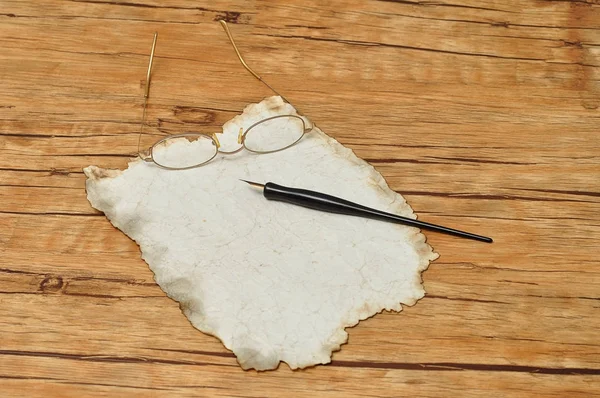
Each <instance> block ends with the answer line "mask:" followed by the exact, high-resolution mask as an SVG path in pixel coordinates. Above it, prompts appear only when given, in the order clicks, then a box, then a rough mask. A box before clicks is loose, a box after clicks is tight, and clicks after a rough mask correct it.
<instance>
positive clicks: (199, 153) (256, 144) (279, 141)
mask: <svg viewBox="0 0 600 398" xmlns="http://www.w3.org/2000/svg"><path fill="white" fill-rule="evenodd" d="M219 22H220V23H221V26H222V27H223V29H224V30H225V33H226V34H227V37H228V38H229V41H230V42H231V45H232V46H233V49H234V50H235V53H236V55H237V57H238V59H239V60H240V62H241V63H242V65H243V66H244V68H246V70H247V71H248V72H250V73H251V74H252V75H253V76H254V77H255V78H256V79H258V80H259V81H261V82H262V83H263V84H264V85H266V86H267V87H268V88H269V89H270V90H271V91H273V92H274V93H275V94H276V95H278V96H280V97H281V98H282V99H283V100H284V101H285V102H287V103H289V101H288V100H287V99H285V97H284V96H282V95H281V94H279V93H278V92H277V91H276V90H275V89H274V88H273V87H271V86H270V85H269V84H268V83H267V82H265V81H264V80H263V79H262V78H261V77H260V76H259V75H257V74H256V73H255V72H254V71H253V70H252V69H251V68H250V67H249V66H248V64H246V62H245V61H244V59H243V57H242V55H241V54H240V52H239V50H238V48H237V46H236V44H235V41H234V40H233V36H232V35H231V32H230V31H229V28H228V26H227V24H226V23H225V21H219ZM157 38H158V33H154V40H153V42H152V50H151V52H150V60H149V63H148V72H147V74H146V87H145V91H144V107H143V114H142V124H141V127H140V136H139V138H138V156H139V157H140V158H141V159H143V160H144V161H146V162H153V163H155V164H156V165H157V166H159V167H162V168H164V169H169V170H186V169H191V168H195V167H200V166H203V165H205V164H206V163H208V162H210V161H211V160H213V159H214V158H215V157H216V156H217V155H218V154H219V153H222V154H225V155H228V154H234V153H238V152H239V151H241V150H242V149H244V148H245V149H247V150H248V151H250V152H254V153H257V154H265V153H272V152H278V151H282V150H284V149H287V148H289V147H291V146H293V145H295V144H296V143H298V141H300V140H301V139H302V137H304V134H306V133H308V132H310V131H311V130H312V128H313V126H312V125H311V126H308V127H307V126H306V122H305V121H304V119H303V118H302V117H300V116H298V115H277V116H272V117H268V118H265V119H262V120H259V121H258V122H256V123H254V124H253V125H251V126H250V127H248V128H246V129H245V130H244V129H243V128H240V130H239V133H238V138H237V143H238V144H239V145H240V147H239V148H237V149H235V150H232V151H224V150H222V149H221V143H220V142H219V139H218V138H217V135H216V134H217V133H213V134H204V133H189V132H188V133H182V134H173V135H169V136H167V137H164V138H161V139H159V140H158V141H156V142H155V143H154V144H153V145H152V146H151V147H150V148H148V150H147V151H146V153H145V154H142V152H141V151H140V143H141V139H142V134H143V132H144V124H145V123H146V113H147V105H148V97H149V94H150V80H151V79H150V77H151V73H152V63H153V60H154V51H155V48H156V41H157ZM167 148H171V149H174V148H177V150H166V149H167Z"/></svg>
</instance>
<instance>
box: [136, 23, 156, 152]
mask: <svg viewBox="0 0 600 398" xmlns="http://www.w3.org/2000/svg"><path fill="white" fill-rule="evenodd" d="M157 38H158V32H154V40H153V41H152V51H150V60H149V61H148V72H146V87H145V88H144V107H143V111H142V124H141V126H140V136H139V137H138V146H137V152H138V156H139V157H140V158H141V159H143V160H147V161H149V160H150V159H151V158H150V157H148V156H143V155H142V153H141V151H140V144H141V141H142V134H143V133H144V124H145V123H146V108H147V106H148V97H149V96H150V75H151V73H152V63H153V61H154V49H155V48H156V39H157Z"/></svg>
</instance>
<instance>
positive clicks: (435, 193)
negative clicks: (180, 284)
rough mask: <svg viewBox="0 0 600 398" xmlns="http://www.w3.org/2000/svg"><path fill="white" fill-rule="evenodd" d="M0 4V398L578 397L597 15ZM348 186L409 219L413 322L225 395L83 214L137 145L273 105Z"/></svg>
mask: <svg viewBox="0 0 600 398" xmlns="http://www.w3.org/2000/svg"><path fill="white" fill-rule="evenodd" d="M325 3H326V2H321V1H316V0H313V1H303V0H296V1H285V0H279V1H241V0H239V1H213V2H208V1H206V2H200V1H185V0H169V1H159V0H136V1H134V0H123V1H121V0H116V1H112V0H71V1H58V0H36V1H23V0H3V1H2V7H1V9H0V13H1V14H0V137H1V138H0V151H1V153H0V252H1V255H2V260H1V264H0V395H1V396H2V397H88V396H89V397H92V396H93V397H99V396H114V397H198V396H238V397H262V396H275V397H281V396H304V397H314V396H319V397H350V396H362V397H367V396H369V397H379V396H386V397H388V396H389V397H392V396H394V397H400V396H402V397H457V396H461V397H507V396H512V397H593V396H600V332H599V331H598V329H599V328H600V261H599V260H598V248H599V247H600V243H599V238H600V135H599V134H600V29H599V28H600V6H599V3H598V1H596V0H580V1H570V2H569V1H532V0H519V1H517V0H512V1H478V2H477V1H474V0H456V1H453V2H419V1H400V0H398V1H392V0H387V1H386V0H384V1H375V0H369V1H359V0H348V1H344V2H341V1H335V2H327V3H330V4H325ZM220 18H225V19H226V20H228V21H229V22H230V26H231V30H232V32H233V34H234V35H235V36H236V38H237V41H238V44H239V46H240V48H241V49H242V51H243V53H244V54H245V55H246V58H247V61H248V63H249V64H250V65H252V66H253V67H254V69H256V70H257V71H258V72H259V73H261V74H262V75H263V77H264V78H265V80H266V81H267V82H269V83H270V84H271V85H273V86H274V87H275V88H277V89H278V90H279V91H280V92H281V93H283V94H284V95H285V96H287V97H288V99H289V100H290V101H291V102H292V103H294V104H295V105H296V106H297V107H298V108H299V109H300V110H301V111H302V112H303V113H304V114H305V115H307V116H309V117H310V118H311V119H312V120H314V121H315V122H316V123H317V124H318V125H319V126H320V127H321V129H322V130H323V131H325V132H326V133H328V134H330V135H331V136H333V137H335V138H336V139H337V140H339V141H340V142H341V143H343V144H344V145H346V146H348V147H350V148H352V149H353V150H354V151H355V152H356V154H357V155H358V156H360V157H362V158H365V159H367V160H368V161H369V162H371V163H372V164H373V165H374V166H375V167H376V168H377V169H378V170H379V171H380V172H381V173H382V174H383V175H384V177H385V178H386V179H387V181H388V183H389V184H390V186H391V187H392V188H393V189H395V190H397V191H398V192H400V193H401V194H402V195H404V196H405V197H406V198H407V200H408V202H409V203H410V204H411V205H412V206H413V208H414V209H415V211H416V212H417V213H418V214H419V216H420V217H421V218H422V219H425V220H429V221H431V222H435V223H442V224H446V225H451V226H454V227H456V228H462V229H466V230H473V231H475V232H479V233H482V234H489V235H491V236H493V237H494V239H495V243H494V244H492V245H486V244H481V243H477V242H472V241H467V240H461V239H457V238H453V237H448V236H443V235H439V234H435V233H427V237H428V240H429V242H430V243H431V244H432V245H433V247H434V248H435V249H436V250H437V251H438V252H439V253H440V254H441V257H440V259H439V260H438V261H436V262H434V263H433V264H432V265H431V266H430V269H429V270H428V271H427V272H425V273H424V275H423V279H424V283H425V287H426V290H427V297H425V298H424V299H423V300H421V301H420V302H419V303H418V304H417V305H416V306H414V307H411V308H406V309H405V311H403V312H402V313H400V314H396V313H394V314H392V313H385V314H380V315H377V316H375V317H374V318H372V319H369V320H368V321H365V322H361V324H360V325H358V326H357V327H355V328H353V329H351V330H349V333H350V340H349V344H348V345H345V346H344V347H343V349H342V350H341V351H340V352H337V353H335V354H334V356H333V362H332V363H331V364H330V365H327V366H318V367H315V368H309V369H305V370H302V371H295V372H292V371H290V370H289V368H288V367H287V366H286V365H281V366H280V368H279V369H278V370H277V371H273V372H266V373H257V372H255V371H247V372H245V371H242V370H241V369H240V368H239V366H238V365H237V363H236V360H235V357H234V356H233V355H232V354H231V353H230V352H228V351H227V350H226V349H225V348H224V347H223V346H222V345H221V344H220V343H219V341H217V339H215V338H213V337H210V336H206V335H204V334H202V333H200V332H198V331H197V330H195V329H194V328H192V326H191V325H190V324H189V323H188V321H187V320H186V318H185V317H184V316H183V315H182V314H181V312H180V311H179V308H178V305H177V303H175V302H174V301H171V300H170V299H168V298H167V297H166V296H165V294H164V293H163V292H162V291H161V290H160V289H159V288H158V286H157V285H156V284H155V283H154V281H153V277H152V273H151V272H150V271H149V269H148V267H147V265H146V264H145V263H144V262H143V261H142V260H140V255H139V251H138V247H137V246H136V245H135V244H134V243H133V242H132V241H130V240H129V239H128V238H127V237H126V236H125V235H123V234H122V233H121V232H119V231H118V230H116V229H114V228H113V227H112V226H111V224H110V223H109V222H108V221H107V220H106V218H105V217H104V216H103V214H100V213H99V212H97V211H95V210H94V209H92V208H91V207H90V205H89V203H88V202H87V200H86V192H85V188H84V183H85V177H84V175H83V173H82V168H83V167H85V166H88V165H90V164H95V165H98V166H101V167H112V168H124V167H126V164H127V161H128V159H129V157H130V155H131V154H132V153H134V152H135V151H136V145H137V138H138V135H137V132H138V128H139V122H140V118H141V104H142V96H143V85H144V78H145V68H146V65H147V60H148V54H149V49H150V45H151V41H152V34H153V32H154V31H158V32H159V35H160V36H159V42H158V46H157V58H156V64H155V70H154V75H153V76H154V77H153V79H154V80H153V86H152V93H151V100H150V111H149V121H150V122H151V123H152V124H153V126H154V128H155V130H160V132H162V133H175V132H181V131H183V130H186V129H187V130H190V129H191V130H194V131H202V132H208V131H215V129H216V130H217V131H218V129H219V128H220V126H221V125H222V123H223V122H225V121H226V120H228V119H229V118H231V117H232V116H234V115H236V114H237V113H239V112H240V111H241V110H242V109H243V107H244V106H245V105H246V104H248V103H252V102H258V101H260V100H261V99H262V98H263V97H265V96H267V95H270V93H269V91H268V90H267V89H266V88H265V87H264V86H262V85H261V84H260V83H259V82H257V81H256V80H254V79H253V78H252V77H251V76H250V75H249V74H248V73H246V72H245V71H244V69H243V68H242V67H241V65H240V64H239V62H238V60H237V59H236V58H235V55H234V53H233V52H232V50H231V48H230V47H229V44H228V42H227V38H226V36H225V35H224V33H223V31H222V30H221V27H220V26H219V24H218V23H217V22H215V21H216V20H218V19H220Z"/></svg>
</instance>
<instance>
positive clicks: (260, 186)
mask: <svg viewBox="0 0 600 398" xmlns="http://www.w3.org/2000/svg"><path fill="white" fill-rule="evenodd" d="M240 181H244V182H245V183H247V184H250V185H252V186H253V187H258V188H264V187H265V186H264V185H263V184H260V183H258V182H253V181H248V180H242V179H241V178H240Z"/></svg>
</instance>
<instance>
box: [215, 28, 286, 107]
mask: <svg viewBox="0 0 600 398" xmlns="http://www.w3.org/2000/svg"><path fill="white" fill-rule="evenodd" d="M219 23H220V24H221V26H222V27H223V30H224V31H225V33H226V34H227V37H228V38H229V41H230V42H231V45H232V46H233V49H234V50H235V54H236V55H237V57H238V59H239V60H240V62H241V63H242V65H243V66H244V68H246V70H247V71H248V72H250V73H251V74H252V76H254V77H255V78H256V79H257V80H259V81H260V82H261V83H262V84H264V85H265V86H267V87H268V88H269V89H270V90H271V91H273V92H274V93H275V94H277V95H278V96H280V97H281V98H283V100H284V101H285V102H287V103H288V104H291V102H290V101H288V100H287V99H286V98H285V97H284V96H283V95H281V94H279V93H278V92H277V90H275V89H274V88H273V87H271V86H270V85H269V83H267V82H266V81H264V80H263V79H262V78H261V77H260V76H258V74H257V73H256V72H254V71H253V70H252V68H250V67H249V66H248V64H247V63H246V61H244V58H243V57H242V54H240V50H238V48H237V46H236V45H235V41H234V40H233V36H232V35H231V32H230V31H229V26H227V22H225V21H224V20H222V19H221V20H219Z"/></svg>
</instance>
